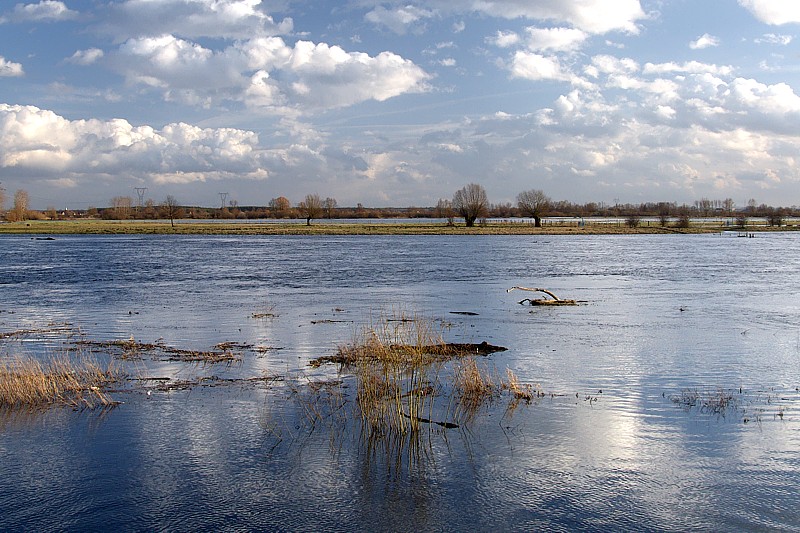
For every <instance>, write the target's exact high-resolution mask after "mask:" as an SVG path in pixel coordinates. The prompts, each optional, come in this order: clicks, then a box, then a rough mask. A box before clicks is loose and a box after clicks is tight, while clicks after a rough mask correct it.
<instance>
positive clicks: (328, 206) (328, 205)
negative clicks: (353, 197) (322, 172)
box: [324, 197, 339, 218]
mask: <svg viewBox="0 0 800 533" xmlns="http://www.w3.org/2000/svg"><path fill="white" fill-rule="evenodd" d="M337 205H339V204H338V202H337V201H336V198H330V197H328V198H325V202H324V206H325V218H333V210H334V209H336V206H337Z"/></svg>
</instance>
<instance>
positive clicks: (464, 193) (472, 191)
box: [453, 183, 489, 228]
mask: <svg viewBox="0 0 800 533" xmlns="http://www.w3.org/2000/svg"><path fill="white" fill-rule="evenodd" d="M488 208H489V200H488V199H487V198H486V189H484V188H483V187H482V186H480V185H478V184H477V183H470V184H469V185H467V186H465V187H464V188H463V189H460V190H458V191H456V194H455V195H454V196H453V209H455V211H456V213H458V214H459V215H461V216H462V217H463V218H464V222H466V224H467V227H468V228H471V227H472V226H474V225H475V220H476V219H477V218H478V217H485V216H486V213H487V212H488Z"/></svg>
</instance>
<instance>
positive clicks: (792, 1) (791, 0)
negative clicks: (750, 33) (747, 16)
mask: <svg viewBox="0 0 800 533" xmlns="http://www.w3.org/2000/svg"><path fill="white" fill-rule="evenodd" d="M739 5H741V6H742V7H744V8H745V9H747V10H748V11H750V12H751V13H752V14H753V15H754V16H755V17H756V18H757V19H758V20H760V21H761V22H764V23H765V24H772V25H775V26H780V25H782V24H790V23H798V22H800V2H797V1H796V0H739Z"/></svg>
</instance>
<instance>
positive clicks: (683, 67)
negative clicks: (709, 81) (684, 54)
mask: <svg viewBox="0 0 800 533" xmlns="http://www.w3.org/2000/svg"><path fill="white" fill-rule="evenodd" d="M643 71H644V73H645V74H664V73H668V72H672V73H687V74H702V73H706V72H707V73H710V74H716V75H723V76H728V75H730V74H732V73H733V67H731V66H729V65H722V66H719V65H712V64H708V63H700V62H698V61H688V62H686V63H674V62H668V63H646V64H645V66H644V69H643Z"/></svg>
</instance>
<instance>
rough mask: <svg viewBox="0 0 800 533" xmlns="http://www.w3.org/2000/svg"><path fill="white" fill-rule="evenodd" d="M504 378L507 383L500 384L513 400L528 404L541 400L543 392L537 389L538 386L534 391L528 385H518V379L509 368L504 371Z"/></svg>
mask: <svg viewBox="0 0 800 533" xmlns="http://www.w3.org/2000/svg"><path fill="white" fill-rule="evenodd" d="M506 378H507V381H503V383H502V386H503V390H507V391H509V392H510V393H511V395H512V396H513V397H514V399H515V400H525V401H526V402H530V401H531V400H533V399H534V398H542V397H543V396H544V392H542V391H541V389H539V386H538V385H537V387H536V388H535V389H534V388H533V386H531V384H530V383H526V384H525V385H522V384H520V382H519V378H517V375H516V374H514V372H513V371H512V370H511V369H510V368H507V369H506Z"/></svg>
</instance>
